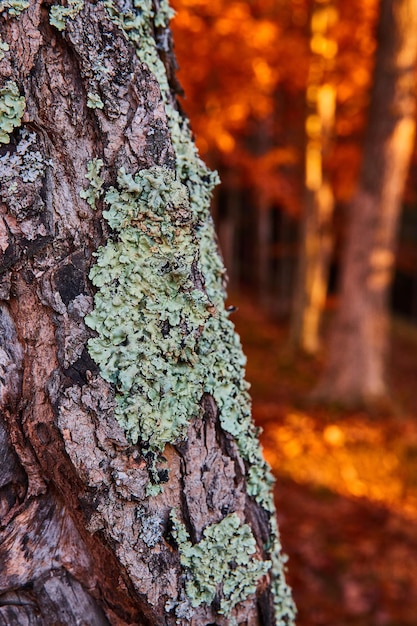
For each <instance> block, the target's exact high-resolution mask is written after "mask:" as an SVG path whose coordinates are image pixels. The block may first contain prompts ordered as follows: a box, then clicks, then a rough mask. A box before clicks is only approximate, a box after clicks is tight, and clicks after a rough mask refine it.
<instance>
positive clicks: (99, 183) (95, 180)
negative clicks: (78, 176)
mask: <svg viewBox="0 0 417 626" xmlns="http://www.w3.org/2000/svg"><path fill="white" fill-rule="evenodd" d="M102 167H103V161H102V160H101V159H92V161H89V162H88V163H87V174H86V175H85V177H86V178H87V180H89V181H90V184H89V186H88V187H87V189H82V190H81V191H80V197H81V198H83V199H84V200H86V201H87V202H88V204H89V205H90V206H91V208H93V209H95V207H96V201H97V200H98V198H99V197H100V195H101V193H102V188H103V184H104V180H103V179H102V178H101V177H100V170H101V168H102Z"/></svg>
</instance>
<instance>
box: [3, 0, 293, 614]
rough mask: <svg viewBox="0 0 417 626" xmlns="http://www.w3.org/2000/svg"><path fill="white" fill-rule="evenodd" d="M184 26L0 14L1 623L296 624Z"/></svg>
mask: <svg viewBox="0 0 417 626" xmlns="http://www.w3.org/2000/svg"><path fill="white" fill-rule="evenodd" d="M170 16H171V10H170V9H169V7H168V4H167V2H165V1H164V0H161V2H155V3H152V2H150V1H149V0H142V1H140V0H135V2H121V3H120V5H119V3H118V2H113V1H111V0H109V1H106V2H98V3H93V2H89V1H87V0H86V1H85V2H82V1H81V0H80V1H78V0H69V2H68V4H65V6H62V5H60V4H54V5H52V6H51V4H50V3H48V4H46V3H44V2H43V1H42V0H30V1H28V0H1V1H0V24H1V40H0V57H1V58H0V143H1V145H2V148H1V156H0V182H1V191H0V200H1V203H0V209H1V221H0V250H1V283H0V297H1V302H0V372H1V376H0V406H1V419H0V457H1V459H2V462H1V466H0V487H1V490H0V512H1V525H0V622H2V623H6V624H30V625H35V624H36V625H45V626H46V625H48V626H49V625H50V624H58V623H59V624H65V625H74V626H75V624H80V623H86V624H91V625H93V624H94V625H105V624H114V625H116V624H117V625H118V626H122V625H124V624H126V625H127V624H136V625H142V624H143V625H152V626H153V625H155V624H160V625H166V626H171V625H172V626H173V625H174V624H180V625H183V626H185V625H186V624H190V623H192V624H196V626H203V625H206V624H209V623H210V624H214V623H216V624H219V625H223V626H226V625H228V624H237V623H245V624H251V625H254V626H255V625H256V624H277V625H278V624H280V625H281V624H286V625H291V624H293V623H294V622H293V620H294V607H293V603H292V600H291V596H290V592H289V589H288V587H287V586H286V584H285V580H284V573H283V558H282V555H281V552H280V544H279V537H278V529H277V525H276V520H275V516H274V513H275V511H274V504H273V497H272V492H271V481H272V478H271V475H270V472H269V469H268V467H267V465H266V464H265V462H264V461H263V458H262V455H261V452H260V448H259V445H258V442H257V431H256V429H255V427H254V426H253V423H252V421H251V418H250V406H249V397H248V394H247V383H245V381H244V379H243V367H244V361H245V360H244V357H243V355H242V352H241V348H240V345H239V341H238V338H237V337H236V335H235V333H234V330H233V325H232V324H231V322H230V321H229V320H228V315H227V312H226V311H225V309H224V302H223V300H224V293H223V280H224V268H223V266H222V263H221V261H220V258H219V256H218V252H217V249H216V245H215V238H214V231H213V225H212V221H211V218H210V215H209V206H208V205H209V200H210V195H211V191H212V189H213V187H214V185H215V183H216V179H217V177H216V175H215V174H213V173H212V172H210V170H208V169H207V168H206V167H205V165H204V164H203V163H202V161H201V160H200V159H199V157H198V155H197V152H196V149H195V146H194V144H193V142H192V140H191V135H190V131H189V128H188V123H187V121H186V119H185V118H184V117H183V116H182V115H181V114H180V113H179V111H178V108H177V105H176V100H175V79H174V75H173V67H174V58H173V55H172V50H171V37H170V31H169V28H168V22H169V18H170Z"/></svg>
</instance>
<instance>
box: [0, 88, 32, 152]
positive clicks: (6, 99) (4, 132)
mask: <svg viewBox="0 0 417 626" xmlns="http://www.w3.org/2000/svg"><path fill="white" fill-rule="evenodd" d="M25 106H26V101H25V98H24V96H21V95H20V93H19V88H18V86H17V85H16V83H15V82H14V81H11V80H9V81H7V82H6V84H5V85H4V87H3V88H2V89H0V143H9V141H10V135H11V133H12V132H13V130H14V129H15V128H17V127H18V126H20V123H21V119H22V117H23V113H24V111H25Z"/></svg>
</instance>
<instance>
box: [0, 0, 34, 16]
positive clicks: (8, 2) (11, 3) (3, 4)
mask: <svg viewBox="0 0 417 626" xmlns="http://www.w3.org/2000/svg"><path fill="white" fill-rule="evenodd" d="M29 4H30V3H29V2H28V0H0V13H3V12H5V11H7V13H8V14H9V15H12V16H13V17H16V16H18V15H20V14H21V13H22V11H26V9H28V8H29Z"/></svg>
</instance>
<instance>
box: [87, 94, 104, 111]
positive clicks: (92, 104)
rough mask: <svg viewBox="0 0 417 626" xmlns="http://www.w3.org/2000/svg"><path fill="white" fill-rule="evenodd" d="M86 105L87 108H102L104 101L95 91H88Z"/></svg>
mask: <svg viewBox="0 0 417 626" xmlns="http://www.w3.org/2000/svg"><path fill="white" fill-rule="evenodd" d="M87 106H88V108H89V109H103V108H104V102H103V101H102V99H101V98H100V96H99V95H98V94H97V93H91V92H88V94H87Z"/></svg>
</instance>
